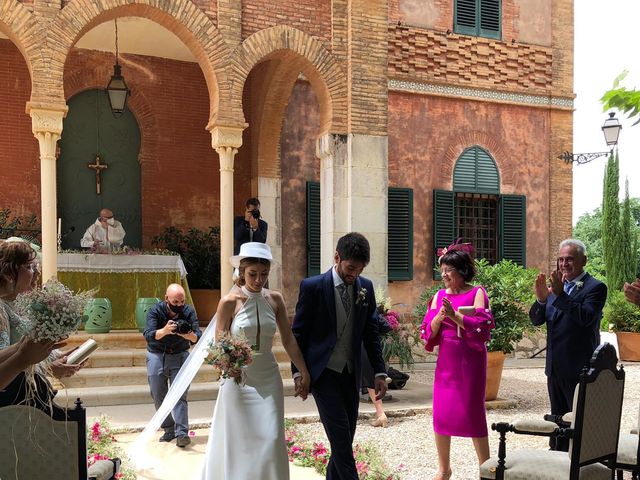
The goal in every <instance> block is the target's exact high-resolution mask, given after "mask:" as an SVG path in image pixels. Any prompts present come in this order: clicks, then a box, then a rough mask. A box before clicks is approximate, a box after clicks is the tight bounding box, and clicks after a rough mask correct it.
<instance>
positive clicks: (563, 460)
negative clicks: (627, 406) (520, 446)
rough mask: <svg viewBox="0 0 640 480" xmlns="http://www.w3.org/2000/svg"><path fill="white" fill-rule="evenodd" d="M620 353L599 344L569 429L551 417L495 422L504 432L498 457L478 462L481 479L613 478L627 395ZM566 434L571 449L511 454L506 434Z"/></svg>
mask: <svg viewBox="0 0 640 480" xmlns="http://www.w3.org/2000/svg"><path fill="white" fill-rule="evenodd" d="M617 362H618V358H617V356H616V351H615V349H614V348H613V346H611V345H610V344H608V343H605V344H604V345H600V346H599V347H598V348H597V349H596V350H595V352H594V353H593V356H592V358H591V360H590V368H589V370H588V371H587V369H586V367H585V369H584V370H583V372H582V373H581V374H580V380H579V383H578V387H577V393H576V394H575V395H574V398H573V412H575V415H572V416H571V418H570V420H571V422H570V424H569V426H568V427H566V428H565V427H560V426H558V425H557V424H556V423H554V422H552V421H548V420H539V421H535V420H534V421H531V420H529V421H520V422H515V423H513V424H508V423H494V424H493V425H492V426H491V428H492V429H493V430H496V431H498V432H499V433H500V444H499V447H498V456H497V457H492V458H490V459H489V460H487V461H486V462H484V463H483V464H482V465H481V466H480V478H481V479H483V480H525V479H537V480H567V479H568V480H578V479H589V480H592V479H593V480H600V479H603V480H604V479H610V480H613V478H614V474H615V468H616V456H617V451H618V432H619V430H620V416H621V414H622V399H623V394H624V370H623V368H622V367H620V368H617V366H616V364H617ZM507 432H515V433H522V434H527V435H541V436H547V437H549V436H564V437H567V438H569V439H570V445H569V452H559V451H551V450H519V451H515V452H513V453H510V454H509V455H507V453H506V433H507Z"/></svg>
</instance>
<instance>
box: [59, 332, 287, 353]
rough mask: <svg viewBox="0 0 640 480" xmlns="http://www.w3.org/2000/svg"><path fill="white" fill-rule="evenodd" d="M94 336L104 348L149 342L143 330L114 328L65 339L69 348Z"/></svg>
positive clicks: (279, 343) (278, 341) (275, 343)
mask: <svg viewBox="0 0 640 480" xmlns="http://www.w3.org/2000/svg"><path fill="white" fill-rule="evenodd" d="M90 338H93V339H94V340H95V341H96V342H97V343H98V345H99V346H100V348H101V349H102V350H122V349H132V348H139V349H142V350H144V349H146V348H147V342H146V340H145V339H144V336H143V335H142V333H141V332H138V331H137V330H114V331H112V332H109V333H86V332H84V331H80V332H78V333H76V334H74V335H71V336H70V337H69V338H67V339H66V340H65V342H66V344H67V346H66V347H65V350H68V349H70V348H73V347H77V346H78V345H82V344H83V343H84V342H86V341H87V340H88V339H90ZM277 347H282V341H281V339H280V335H279V334H277V333H276V335H274V337H273V348H274V350H275V349H276V348H277Z"/></svg>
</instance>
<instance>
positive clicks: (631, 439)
mask: <svg viewBox="0 0 640 480" xmlns="http://www.w3.org/2000/svg"><path fill="white" fill-rule="evenodd" d="M639 430H640V410H639V411H638V427H637V428H634V429H633V430H631V431H630V432H629V433H625V432H620V435H619V437H618V457H617V458H616V470H617V472H618V480H622V477H623V471H625V470H626V471H628V472H631V478H632V479H633V480H638V479H639V478H640V441H639V439H638V431H639Z"/></svg>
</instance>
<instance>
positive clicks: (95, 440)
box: [87, 415, 138, 480]
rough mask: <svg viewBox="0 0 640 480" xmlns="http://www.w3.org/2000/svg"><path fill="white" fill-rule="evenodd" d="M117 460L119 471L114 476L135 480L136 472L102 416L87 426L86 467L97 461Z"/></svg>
mask: <svg viewBox="0 0 640 480" xmlns="http://www.w3.org/2000/svg"><path fill="white" fill-rule="evenodd" d="M114 458H119V459H120V461H121V462H122V463H121V464H120V471H119V472H118V473H116V474H115V477H114V478H116V479H119V480H136V479H137V478H138V477H137V475H136V472H135V471H134V470H133V468H131V466H130V465H131V461H130V460H129V457H128V456H127V454H126V453H124V450H123V449H122V448H121V447H120V445H118V441H117V440H116V439H115V437H114V436H113V435H112V433H111V426H110V425H109V422H108V421H107V418H106V417H105V416H104V415H101V416H100V417H99V418H98V419H97V420H96V421H95V422H94V423H93V424H92V425H91V426H87V466H89V467H90V466H91V465H93V464H94V463H96V462H97V461H98V460H111V459H114Z"/></svg>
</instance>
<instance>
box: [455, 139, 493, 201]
mask: <svg viewBox="0 0 640 480" xmlns="http://www.w3.org/2000/svg"><path fill="white" fill-rule="evenodd" d="M453 190H454V191H456V192H473V193H488V194H498V193H500V174H499V172H498V167H497V166H496V162H495V161H494V160H493V158H492V157H491V155H489V153H487V151H486V150H484V149H483V148H480V147H478V146H474V147H471V148H467V149H466V150H465V151H464V152H462V155H460V157H458V160H457V162H456V166H455V167H454V169H453Z"/></svg>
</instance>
